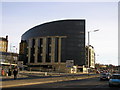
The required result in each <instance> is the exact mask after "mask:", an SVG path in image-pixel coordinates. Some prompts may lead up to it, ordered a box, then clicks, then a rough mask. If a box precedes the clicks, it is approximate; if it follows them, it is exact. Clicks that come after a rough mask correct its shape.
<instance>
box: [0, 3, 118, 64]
mask: <svg viewBox="0 0 120 90" xmlns="http://www.w3.org/2000/svg"><path fill="white" fill-rule="evenodd" d="M0 11H1V13H2V14H1V17H0V18H1V19H2V21H1V22H0V23H1V28H0V29H1V32H0V37H5V36H6V35H8V40H9V49H8V51H12V52H16V51H15V50H16V48H17V52H19V43H20V41H21V36H22V34H24V33H25V32H26V31H27V30H29V29H30V28H32V27H34V26H36V25H40V24H43V23H46V22H51V21H56V20H64V19H85V20H86V45H87V32H88V31H91V33H90V44H91V45H92V46H94V49H95V53H96V63H101V64H113V65H118V2H93V1H92V2H47V1H46V2H7V1H6V2H1V3H0ZM96 29H99V31H97V32H92V31H93V30H96ZM13 46H15V47H16V48H15V47H13ZM10 48H11V49H10Z"/></svg>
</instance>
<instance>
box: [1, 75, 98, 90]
mask: <svg viewBox="0 0 120 90" xmlns="http://www.w3.org/2000/svg"><path fill="white" fill-rule="evenodd" d="M93 77H96V76H88V77H80V78H70V79H59V80H57V79H56V80H53V81H44V82H34V83H24V84H16V85H4V86H0V88H9V87H18V86H25V85H35V84H45V83H53V82H60V81H69V80H78V79H87V78H93Z"/></svg>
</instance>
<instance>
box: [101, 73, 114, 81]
mask: <svg viewBox="0 0 120 90" xmlns="http://www.w3.org/2000/svg"><path fill="white" fill-rule="evenodd" d="M111 76H112V74H111V73H102V74H101V75H100V80H109V79H110V77H111Z"/></svg>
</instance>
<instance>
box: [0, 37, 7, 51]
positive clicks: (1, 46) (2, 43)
mask: <svg viewBox="0 0 120 90" xmlns="http://www.w3.org/2000/svg"><path fill="white" fill-rule="evenodd" d="M7 49H8V36H6V38H4V37H0V52H7Z"/></svg>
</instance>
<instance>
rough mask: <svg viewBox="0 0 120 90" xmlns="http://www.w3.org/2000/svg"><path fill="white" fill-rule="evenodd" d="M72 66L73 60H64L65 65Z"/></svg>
mask: <svg viewBox="0 0 120 90" xmlns="http://www.w3.org/2000/svg"><path fill="white" fill-rule="evenodd" d="M73 66H74V60H66V67H73Z"/></svg>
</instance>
